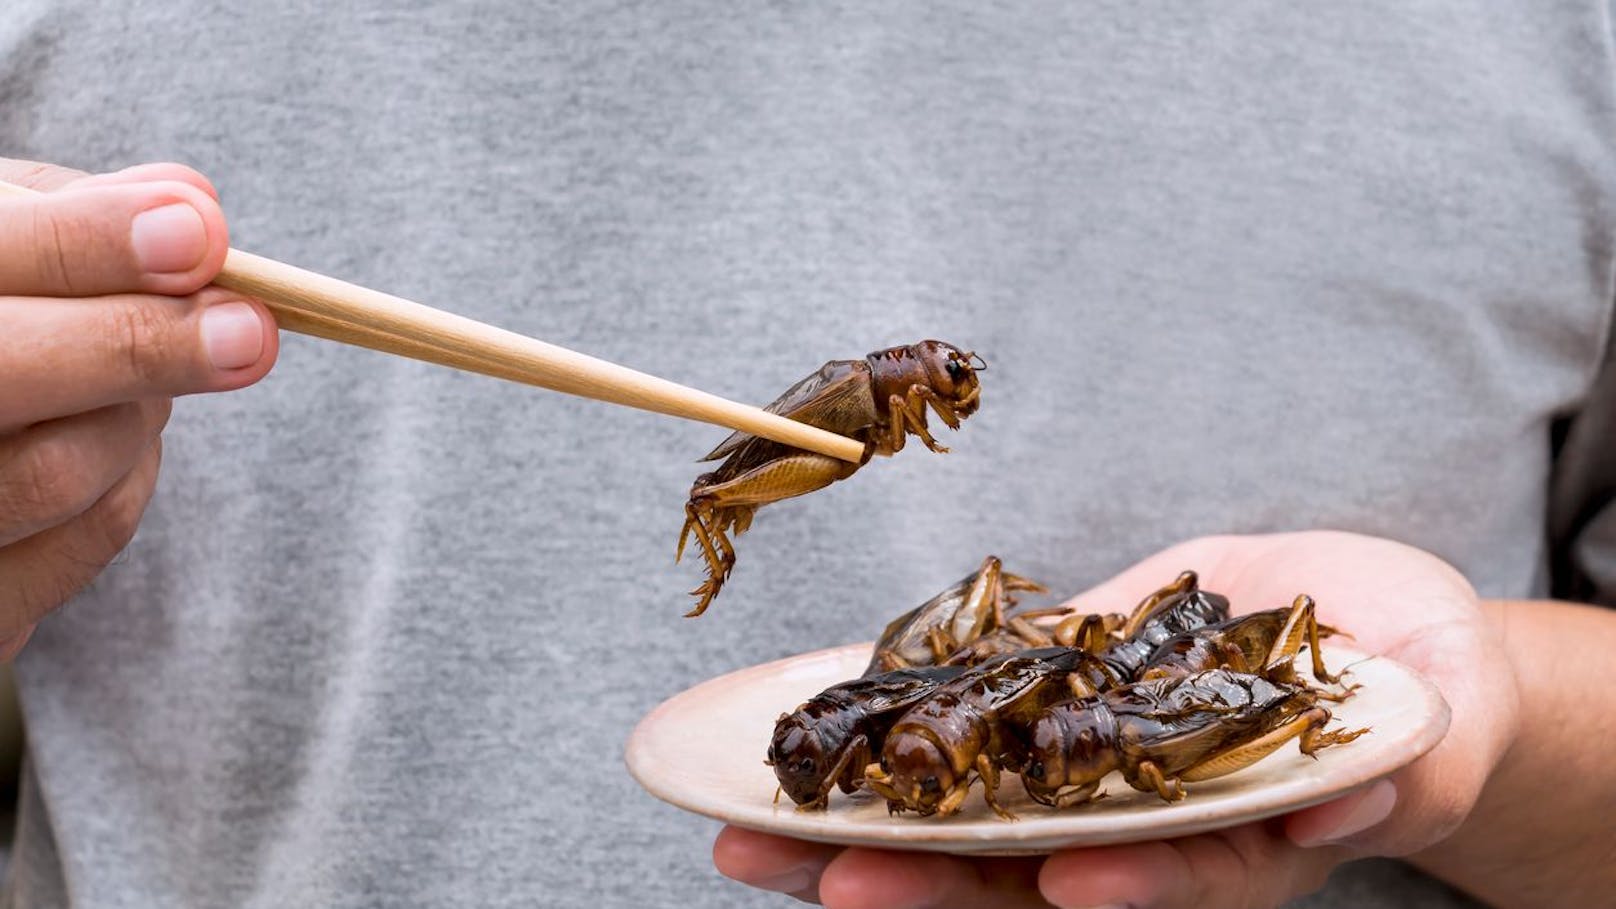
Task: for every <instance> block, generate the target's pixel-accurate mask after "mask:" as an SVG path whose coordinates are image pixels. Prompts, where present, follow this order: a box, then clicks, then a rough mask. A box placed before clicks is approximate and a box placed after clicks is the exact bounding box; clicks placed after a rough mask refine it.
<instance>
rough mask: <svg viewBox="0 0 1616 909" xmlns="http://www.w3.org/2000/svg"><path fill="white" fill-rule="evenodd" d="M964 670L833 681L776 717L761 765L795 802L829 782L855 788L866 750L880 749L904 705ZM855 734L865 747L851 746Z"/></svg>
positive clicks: (816, 793)
mask: <svg viewBox="0 0 1616 909" xmlns="http://www.w3.org/2000/svg"><path fill="white" fill-rule="evenodd" d="M964 672H965V670H964V669H963V668H958V667H925V668H920V669H901V670H898V671H896V672H890V673H884V674H882V675H878V676H870V677H861V678H857V679H852V680H849V681H847V682H842V683H840V684H838V685H832V686H831V687H829V688H827V689H825V690H824V691H822V692H820V693H819V694H817V695H815V696H814V697H813V698H812V699H811V700H809V701H808V702H807V703H805V704H803V705H802V706H800V707H798V708H797V709H796V710H795V711H794V712H792V713H788V714H782V715H781V716H780V719H779V720H777V721H776V722H775V725H774V735H773V737H772V738H771V739H770V741H769V751H768V757H767V760H766V761H765V763H767V764H768V765H769V766H770V767H773V768H774V775H775V778H776V779H778V780H779V781H780V788H781V789H782V790H784V791H785V793H786V795H787V796H789V797H790V798H791V800H792V801H793V802H796V803H797V804H799V805H802V804H806V803H808V802H811V801H814V800H816V799H818V798H819V797H820V796H821V795H823V794H824V793H826V792H828V791H829V790H830V788H831V786H832V784H835V785H836V786H838V787H840V788H841V790H842V791H843V792H853V791H854V790H855V789H856V788H857V786H856V785H855V781H856V780H857V779H858V778H859V777H860V776H861V775H862V774H863V773H864V768H865V767H866V766H867V765H868V764H869V762H870V760H871V759H872V755H871V754H870V750H871V749H877V750H878V749H880V747H881V745H882V743H883V741H884V740H885V735H886V732H887V726H888V725H889V724H890V722H891V721H892V720H894V719H896V718H897V717H898V716H899V715H901V714H900V711H901V709H902V707H903V706H904V705H905V704H906V703H912V702H914V701H918V700H920V699H921V698H923V697H925V696H927V695H929V694H931V693H932V692H933V691H934V690H935V689H936V688H937V686H938V685H941V684H942V683H944V682H945V681H948V680H951V679H953V678H957V677H958V676H960V675H961V674H963V673H964ZM876 705H880V706H876ZM888 705H891V706H888ZM859 736H863V737H864V741H865V744H864V745H855V742H856V741H857V740H858V738H859ZM849 751H851V752H852V753H851V755H850V756H849V755H848V753H849ZM844 756H847V759H846V760H845V761H843V757H844ZM804 759H807V760H808V761H809V763H807V764H804ZM838 763H842V765H843V768H842V771H841V773H840V774H839V775H838V776H837V777H836V779H834V780H832V779H830V778H829V776H828V775H829V773H830V772H831V770H832V769H834V768H835V767H836V765H837V764H838Z"/></svg>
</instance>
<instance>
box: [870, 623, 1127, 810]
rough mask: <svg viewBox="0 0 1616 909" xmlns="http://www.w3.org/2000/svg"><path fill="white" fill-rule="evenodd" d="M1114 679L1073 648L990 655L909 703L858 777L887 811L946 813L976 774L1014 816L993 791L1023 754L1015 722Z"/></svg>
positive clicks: (994, 802)
mask: <svg viewBox="0 0 1616 909" xmlns="http://www.w3.org/2000/svg"><path fill="white" fill-rule="evenodd" d="M1115 681H1116V679H1115V677H1114V676H1112V675H1111V674H1110V672H1109V670H1108V669H1107V668H1106V666H1105V665H1104V664H1103V663H1101V662H1100V661H1099V660H1098V659H1097V658H1096V657H1095V656H1094V655H1093V654H1090V653H1088V652H1087V651H1084V650H1080V649H1077V648H1066V647H1058V648H1045V649H1040V650H1030V651H1026V652H1024V653H1021V654H1018V655H1014V656H1004V657H997V658H994V659H991V660H989V661H987V662H985V663H982V664H980V665H978V666H975V667H973V668H971V669H970V670H968V671H967V672H966V673H965V674H964V675H961V676H960V677H958V678H956V679H954V680H953V681H950V682H945V683H943V684H942V685H940V686H938V688H937V690H936V691H935V692H933V693H932V694H931V695H929V696H927V697H926V698H925V699H923V700H921V701H920V702H918V703H917V704H915V705H914V706H913V707H911V708H909V710H908V712H906V713H904V714H903V716H902V717H900V718H899V719H898V721H897V722H896V723H894V724H893V726H892V729H891V731H889V732H888V733H887V739H886V744H885V746H884V747H883V748H882V749H881V760H880V762H879V763H878V764H871V765H870V766H869V767H868V768H866V769H865V772H864V785H865V786H867V787H869V788H870V789H871V790H873V791H874V792H876V793H877V794H878V795H881V796H883V797H884V798H886V800H887V807H888V809H889V810H891V811H894V812H896V811H904V810H909V811H916V812H919V813H920V814H921V815H932V814H937V815H942V816H945V817H946V816H947V815H950V814H953V813H954V812H956V811H958V810H959V808H960V805H962V804H963V803H964V801H965V797H966V795H968V794H969V793H970V789H971V785H972V784H973V783H974V781H975V780H976V779H978V778H980V779H981V780H982V787H983V797H984V798H985V799H986V800H987V803H988V806H989V807H991V808H992V809H993V811H994V813H996V814H998V815H999V816H1000V817H1003V818H1005V819H1007V820H1008V819H1013V818H1014V815H1013V814H1011V813H1010V812H1009V811H1008V810H1006V809H1005V808H1004V807H1003V806H1001V805H1000V804H999V802H998V799H997V798H996V794H997V792H998V788H999V772H1000V769H1001V768H1005V769H1011V770H1014V769H1015V768H1017V767H1019V766H1021V764H1022V761H1023V755H1024V753H1025V744H1024V743H1023V742H1022V741H1021V739H1020V738H1019V737H1018V735H1017V734H1016V732H1015V730H1016V729H1017V727H1018V725H1019V724H1021V723H1025V722H1030V721H1031V719H1032V718H1033V717H1034V716H1036V715H1037V714H1038V713H1039V711H1041V710H1043V709H1044V708H1045V707H1048V706H1050V705H1051V704H1054V703H1058V702H1060V701H1063V700H1068V699H1070V698H1072V697H1074V696H1082V695H1086V694H1091V693H1093V692H1095V691H1097V690H1099V689H1100V688H1101V687H1102V686H1108V685H1110V684H1114V683H1115Z"/></svg>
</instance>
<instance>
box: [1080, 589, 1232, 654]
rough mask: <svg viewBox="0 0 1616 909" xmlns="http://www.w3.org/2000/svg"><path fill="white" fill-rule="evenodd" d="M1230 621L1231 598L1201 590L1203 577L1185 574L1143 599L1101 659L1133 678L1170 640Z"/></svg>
mask: <svg viewBox="0 0 1616 909" xmlns="http://www.w3.org/2000/svg"><path fill="white" fill-rule="evenodd" d="M1228 618H1229V598H1228V597H1225V596H1223V595H1222V594H1218V593H1212V592H1210V591H1206V590H1202V589H1201V586H1200V577H1199V576H1198V575H1197V574H1196V573H1195V572H1193V571H1186V572H1183V573H1182V574H1180V575H1179V576H1178V577H1177V578H1176V579H1174V581H1173V582H1172V583H1171V584H1168V585H1167V586H1166V587H1163V588H1161V589H1160V590H1158V591H1156V592H1155V593H1153V594H1151V595H1150V596H1147V597H1145V598H1144V599H1143V600H1141V601H1140V602H1139V605H1138V606H1136V607H1134V610H1133V613H1132V614H1131V615H1129V616H1128V620H1127V622H1125V623H1124V624H1123V626H1122V629H1121V634H1122V640H1121V641H1120V642H1118V643H1115V644H1112V645H1111V646H1109V647H1107V648H1106V649H1105V650H1104V651H1103V652H1102V653H1101V654H1100V656H1101V658H1102V659H1104V660H1105V661H1106V662H1107V663H1110V664H1111V666H1112V667H1113V668H1115V669H1116V670H1117V672H1118V674H1120V675H1122V676H1124V677H1126V678H1128V679H1133V678H1134V677H1136V676H1137V675H1138V674H1139V671H1140V669H1142V668H1143V667H1144V665H1145V661H1146V660H1148V659H1150V656H1151V655H1152V654H1154V653H1155V652H1156V648H1158V647H1160V646H1161V645H1162V643H1163V642H1165V641H1166V640H1167V639H1168V638H1170V637H1173V636H1174V635H1179V634H1183V633H1184V632H1187V631H1193V630H1195V629H1197V628H1201V627H1204V626H1207V625H1213V624H1216V623H1218V622H1222V621H1224V620H1226V619H1228Z"/></svg>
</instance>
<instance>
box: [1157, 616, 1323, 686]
mask: <svg viewBox="0 0 1616 909" xmlns="http://www.w3.org/2000/svg"><path fill="white" fill-rule="evenodd" d="M1314 611H1315V606H1314V603H1313V598H1312V597H1310V596H1308V595H1306V594H1302V595H1301V596H1298V597H1297V598H1296V599H1295V600H1293V601H1292V602H1291V605H1290V608H1288V609H1265V610H1263V611H1262V612H1253V613H1250V614H1247V615H1243V616H1238V617H1236V618H1232V619H1226V620H1224V621H1222V622H1218V623H1217V624H1215V625H1207V626H1203V627H1201V628H1197V629H1194V630H1193V631H1187V632H1184V633H1183V634H1178V635H1174V636H1173V637H1170V638H1168V639H1167V640H1165V641H1163V642H1162V643H1161V646H1159V647H1157V648H1156V650H1155V652H1154V653H1152V654H1151V655H1150V657H1149V658H1148V659H1147V660H1146V661H1145V665H1144V667H1143V668H1142V669H1140V671H1139V674H1138V677H1139V679H1140V680H1144V679H1154V678H1164V677H1166V676H1174V675H1190V674H1192V673H1195V672H1201V671H1204V670H1209V669H1217V668H1220V667H1227V668H1229V669H1233V670H1235V671H1237V672H1251V673H1256V674H1258V675H1261V676H1262V677H1263V678H1264V679H1267V680H1268V681H1270V682H1286V683H1295V682H1296V681H1297V677H1296V671H1295V663H1296V655H1297V653H1299V652H1300V650H1301V647H1302V645H1303V644H1304V643H1305V644H1306V645H1307V649H1308V653H1309V655H1310V656H1311V657H1312V669H1313V677H1314V678H1315V679H1318V680H1319V681H1321V682H1325V683H1327V684H1335V683H1336V682H1338V681H1340V677H1339V676H1335V675H1331V674H1330V673H1329V672H1328V671H1326V670H1325V668H1324V654H1323V653H1322V652H1321V651H1320V650H1319V638H1321V637H1327V636H1329V635H1331V634H1335V633H1336V632H1335V629H1333V628H1331V627H1329V626H1328V625H1320V624H1319V623H1318V619H1317V618H1316V617H1315V616H1314Z"/></svg>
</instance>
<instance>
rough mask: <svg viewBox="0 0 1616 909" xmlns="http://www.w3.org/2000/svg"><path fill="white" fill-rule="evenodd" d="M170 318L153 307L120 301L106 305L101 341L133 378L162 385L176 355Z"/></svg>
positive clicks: (108, 352)
mask: <svg viewBox="0 0 1616 909" xmlns="http://www.w3.org/2000/svg"><path fill="white" fill-rule="evenodd" d="M170 328H171V326H170V322H169V320H168V319H166V318H164V317H163V315H162V313H161V312H159V311H158V310H157V309H156V308H155V307H152V306H148V305H145V304H144V303H142V302H135V301H128V302H119V303H117V304H114V305H112V306H109V307H108V308H107V313H106V321H105V329H104V331H103V338H104V343H105V344H106V346H107V351H106V353H107V355H108V357H109V358H110V361H111V362H118V361H120V360H121V361H122V362H123V363H124V365H125V368H126V370H127V372H128V374H129V377H130V378H131V379H133V380H134V381H135V382H137V383H139V384H141V385H145V386H159V387H160V386H162V385H163V384H164V379H165V377H166V376H168V374H169V372H170V366H169V364H170V362H171V361H172V360H173V359H174V357H176V356H178V355H179V351H178V350H177V349H176V345H175V343H174V336H173V333H172V332H171V330H170Z"/></svg>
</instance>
